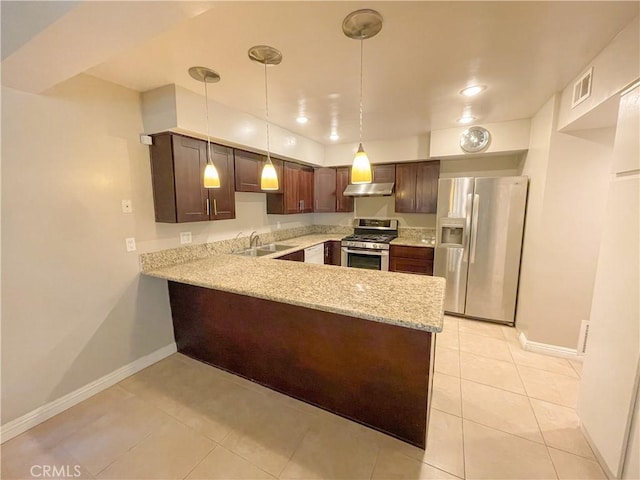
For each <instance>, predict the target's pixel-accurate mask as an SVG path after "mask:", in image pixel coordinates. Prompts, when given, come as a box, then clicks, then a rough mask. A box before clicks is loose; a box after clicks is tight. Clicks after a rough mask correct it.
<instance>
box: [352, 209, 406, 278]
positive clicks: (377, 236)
mask: <svg viewBox="0 0 640 480" xmlns="http://www.w3.org/2000/svg"><path fill="white" fill-rule="evenodd" d="M353 226H354V233H353V235H349V236H348V237H344V238H343V239H342V243H341V246H342V259H341V260H342V261H341V264H342V266H343V267H354V268H366V269H369V270H386V271H388V270H389V243H390V242H391V240H393V239H394V238H396V237H397V236H398V220H382V219H377V218H356V219H355V220H354V221H353Z"/></svg>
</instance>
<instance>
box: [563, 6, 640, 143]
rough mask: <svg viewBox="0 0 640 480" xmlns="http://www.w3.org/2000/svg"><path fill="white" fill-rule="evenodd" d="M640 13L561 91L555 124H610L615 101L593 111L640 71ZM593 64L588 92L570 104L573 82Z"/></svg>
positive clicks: (576, 126)
mask: <svg viewBox="0 0 640 480" xmlns="http://www.w3.org/2000/svg"><path fill="white" fill-rule="evenodd" d="M638 38H640V17H635V18H634V19H632V20H631V22H629V24H628V25H627V27H625V28H624V30H622V31H621V32H620V33H618V35H616V37H615V38H614V39H613V40H612V41H611V42H610V43H609V44H608V45H607V46H606V47H605V48H604V49H603V50H602V52H600V53H599V54H598V55H597V56H596V57H595V58H594V59H593V60H592V61H591V63H589V64H588V65H586V66H585V68H583V69H582V71H580V72H579V73H578V74H577V75H576V77H575V78H574V79H573V80H572V81H571V82H570V83H569V85H567V87H566V88H565V89H564V90H563V92H562V99H561V104H560V113H559V119H558V128H559V129H561V130H564V131H566V130H580V129H586V128H594V127H598V126H603V125H612V124H614V123H615V121H616V117H617V105H618V101H617V99H615V101H613V102H612V103H611V106H612V107H613V108H605V110H606V113H605V114H604V115H603V113H602V112H596V113H595V115H591V112H592V111H595V110H596V108H598V107H600V106H602V105H603V104H604V103H606V102H608V101H609V100H610V99H611V97H613V96H614V95H615V94H617V93H620V91H621V90H623V89H624V88H626V87H628V86H629V85H631V84H632V83H633V82H635V80H636V79H637V78H638V72H639V71H640V42H639V41H638ZM592 66H593V81H592V85H591V95H590V96H589V97H588V98H587V99H586V100H584V101H583V102H582V103H580V104H579V105H576V107H575V108H573V109H572V108H571V100H572V95H573V84H574V83H575V82H576V80H578V78H580V77H581V76H582V75H583V74H584V73H585V72H586V71H587V70H588V69H589V68H590V67H592Z"/></svg>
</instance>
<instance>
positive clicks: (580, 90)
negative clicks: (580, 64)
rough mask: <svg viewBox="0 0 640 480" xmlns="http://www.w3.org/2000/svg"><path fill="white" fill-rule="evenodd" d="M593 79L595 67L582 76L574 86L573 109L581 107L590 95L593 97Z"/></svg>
mask: <svg viewBox="0 0 640 480" xmlns="http://www.w3.org/2000/svg"><path fill="white" fill-rule="evenodd" d="M592 78H593V67H591V68H590V69H589V70H587V72H586V73H585V74H584V75H582V76H581V77H580V78H579V79H578V81H577V82H576V83H574V84H573V97H572V99H571V108H574V107H575V106H576V105H580V104H581V103H582V102H584V101H585V100H586V99H587V98H588V97H589V95H591V79H592Z"/></svg>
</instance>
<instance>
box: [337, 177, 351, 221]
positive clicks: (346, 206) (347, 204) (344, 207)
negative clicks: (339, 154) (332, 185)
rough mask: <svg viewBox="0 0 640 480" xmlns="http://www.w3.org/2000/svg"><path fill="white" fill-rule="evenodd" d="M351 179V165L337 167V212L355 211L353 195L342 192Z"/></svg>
mask: <svg viewBox="0 0 640 480" xmlns="http://www.w3.org/2000/svg"><path fill="white" fill-rule="evenodd" d="M350 181H351V167H338V168H336V212H353V197H345V196H344V195H343V194H342V192H344V189H345V188H347V185H349V183H350Z"/></svg>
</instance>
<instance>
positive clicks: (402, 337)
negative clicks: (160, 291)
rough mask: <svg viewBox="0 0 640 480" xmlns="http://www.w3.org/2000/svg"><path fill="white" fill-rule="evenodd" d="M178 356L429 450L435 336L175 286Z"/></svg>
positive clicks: (171, 292) (171, 291) (172, 294)
mask: <svg viewBox="0 0 640 480" xmlns="http://www.w3.org/2000/svg"><path fill="white" fill-rule="evenodd" d="M169 296H170V301H171V311H172V315H173V328H174V332H175V337H176V343H177V345H178V351H179V352H181V353H184V354H185V355H188V356H190V357H192V358H194V359H196V360H200V361H202V362H205V363H208V364H210V365H213V366H216V367H219V368H222V369H224V370H227V371H229V372H232V373H234V374H237V375H240V376H242V377H245V378H247V379H250V380H252V381H254V382H257V383H259V384H261V385H264V386H266V387H269V388H271V389H273V390H277V391H279V392H282V393H284V394H286V395H289V396H291V397H295V398H297V399H300V400H303V401H305V402H307V403H311V404H313V405H316V406H318V407H320V408H323V409H325V410H328V411H330V412H333V413H336V414H338V415H341V416H343V417H346V418H349V419H351V420H354V421H356V422H359V423H361V424H364V425H367V426H369V427H371V428H374V429H376V430H379V431H381V432H384V433H386V434H389V435H392V436H394V437H397V438H399V439H401V440H403V441H405V442H408V443H410V444H412V445H416V446H418V447H421V448H425V446H426V434H427V422H428V412H429V404H430V400H431V397H430V394H431V386H432V383H433V363H434V362H433V359H434V357H433V355H434V350H435V336H434V335H433V334H432V333H430V332H426V331H423V330H416V329H411V328H405V327H400V326H395V325H390V324H385V323H379V322H374V321H370V320H363V319H360V318H355V317H350V316H345V315H339V314H335V313H330V312H324V311H320V310H313V309H310V308H304V307H299V306H295V305H289V304H285V303H279V302H274V301H270V300H263V299H260V298H254V297H250V296H245V295H238V294H233V293H227V292H223V291H219V290H212V289H209V288H203V287H196V286H192V285H186V284H182V283H177V282H172V281H170V282H169Z"/></svg>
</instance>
